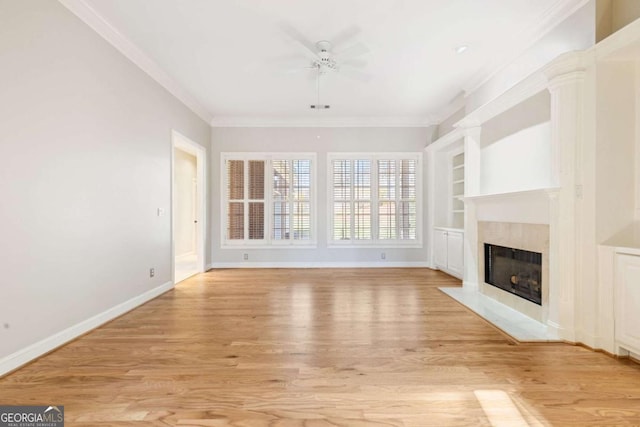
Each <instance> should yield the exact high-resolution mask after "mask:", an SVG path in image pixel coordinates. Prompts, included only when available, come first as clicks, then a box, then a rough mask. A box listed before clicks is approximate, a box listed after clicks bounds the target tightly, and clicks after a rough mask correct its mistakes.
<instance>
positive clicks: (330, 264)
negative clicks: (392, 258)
mask: <svg viewBox="0 0 640 427" xmlns="http://www.w3.org/2000/svg"><path fill="white" fill-rule="evenodd" d="M207 268H209V269H217V268H428V264H427V263H426V262H214V263H211V264H209V265H208V266H207Z"/></svg>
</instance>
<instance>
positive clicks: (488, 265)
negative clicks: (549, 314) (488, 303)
mask: <svg viewBox="0 0 640 427" xmlns="http://www.w3.org/2000/svg"><path fill="white" fill-rule="evenodd" d="M484 281H485V283H488V284H490V285H493V286H495V287H497V288H500V289H502V290H504V291H507V292H509V293H512V294H514V295H517V296H519V297H521V298H524V299H526V300H529V301H531V302H534V303H536V304H538V305H542V254H541V253H538V252H530V251H525V250H522V249H515V248H507V247H504V246H498V245H492V244H489V243H485V244H484Z"/></svg>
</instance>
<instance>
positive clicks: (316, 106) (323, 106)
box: [309, 104, 331, 110]
mask: <svg viewBox="0 0 640 427" xmlns="http://www.w3.org/2000/svg"><path fill="white" fill-rule="evenodd" d="M309 108H311V109H312V110H328V109H329V108H331V105H327V104H311V105H310V106H309Z"/></svg>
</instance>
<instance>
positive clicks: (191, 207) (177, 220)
mask: <svg viewBox="0 0 640 427" xmlns="http://www.w3.org/2000/svg"><path fill="white" fill-rule="evenodd" d="M205 155H206V151H205V149H204V147H202V146H201V145H199V144H197V143H195V142H193V141H191V140H190V139H188V138H187V137H185V136H184V135H181V134H180V133H178V132H176V131H173V132H172V168H171V169H172V215H171V217H172V242H173V243H172V257H173V282H174V283H178V282H181V281H183V280H185V279H187V278H189V277H191V276H193V275H195V274H198V273H202V272H204V271H205V261H204V242H205V235H204V233H205V230H206V228H205V213H204V195H205V178H204V177H205V170H204V166H205Z"/></svg>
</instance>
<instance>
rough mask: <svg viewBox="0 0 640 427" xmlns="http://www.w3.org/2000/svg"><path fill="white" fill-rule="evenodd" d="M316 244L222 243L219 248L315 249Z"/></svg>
mask: <svg viewBox="0 0 640 427" xmlns="http://www.w3.org/2000/svg"><path fill="white" fill-rule="evenodd" d="M317 248H318V244H317V243H316V242H313V243H305V244H282V245H277V244H276V245H274V244H273V243H265V244H254V245H251V244H238V245H230V244H225V243H223V244H222V245H221V246H220V249H317Z"/></svg>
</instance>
